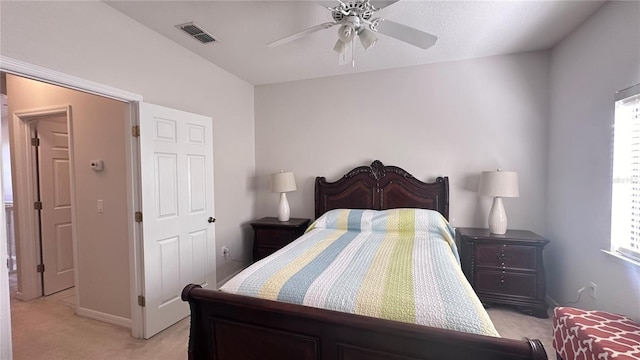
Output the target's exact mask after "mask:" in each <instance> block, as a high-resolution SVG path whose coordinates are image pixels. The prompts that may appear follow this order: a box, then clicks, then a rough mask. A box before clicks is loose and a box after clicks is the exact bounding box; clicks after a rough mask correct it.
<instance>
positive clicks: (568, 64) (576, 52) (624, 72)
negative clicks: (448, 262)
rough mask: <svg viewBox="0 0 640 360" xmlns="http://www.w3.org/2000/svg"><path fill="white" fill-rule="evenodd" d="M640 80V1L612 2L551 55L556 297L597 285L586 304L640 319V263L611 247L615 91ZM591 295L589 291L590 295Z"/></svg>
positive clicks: (551, 231) (551, 270)
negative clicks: (625, 260)
mask: <svg viewBox="0 0 640 360" xmlns="http://www.w3.org/2000/svg"><path fill="white" fill-rule="evenodd" d="M639 82H640V2H618V1H615V2H608V3H607V4H605V5H604V6H603V7H602V8H600V9H599V10H598V11H597V12H596V13H595V14H594V15H593V16H592V17H591V18H590V19H589V20H588V21H587V22H585V23H584V24H583V25H582V26H581V27H580V28H578V30H576V31H575V32H574V33H573V34H571V35H570V36H569V37H567V38H566V39H565V40H563V41H562V42H561V43H560V44H559V45H558V46H557V47H556V48H554V50H553V52H552V56H551V99H552V100H551V122H550V128H549V183H548V189H549V191H548V195H547V199H548V200H547V201H548V210H549V211H548V216H547V222H548V236H549V238H550V239H551V240H552V243H551V244H550V245H549V247H548V250H547V253H546V259H545V260H546V263H547V279H548V293H549V295H550V296H551V297H552V298H553V299H555V300H556V301H558V302H559V303H561V304H564V303H566V302H567V301H572V300H575V299H576V297H577V290H578V289H579V288H580V287H582V286H585V285H588V284H589V282H590V281H594V282H595V283H596V284H598V299H597V300H596V301H594V300H591V299H590V298H589V296H583V299H582V300H581V302H580V303H579V304H578V306H580V307H585V308H597V309H601V310H608V311H613V312H617V313H623V314H627V315H629V316H631V317H633V318H635V319H640V269H638V268H637V267H636V268H635V269H634V268H633V267H630V266H625V265H624V263H623V262H620V261H618V260H614V259H613V258H612V257H610V256H609V255H606V254H604V253H602V252H601V251H600V249H609V239H610V236H609V231H610V226H611V224H610V223H611V221H610V220H611V219H610V217H611V166H612V165H611V151H612V150H611V149H612V124H613V116H614V104H613V102H614V100H613V99H614V93H615V92H616V91H618V90H621V89H624V88H626V87H628V86H631V85H634V84H637V83H639ZM585 295H586V294H585Z"/></svg>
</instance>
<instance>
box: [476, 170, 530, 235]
mask: <svg viewBox="0 0 640 360" xmlns="http://www.w3.org/2000/svg"><path fill="white" fill-rule="evenodd" d="M478 194H480V195H484V196H493V205H492V206H491V211H490V212H489V231H490V232H491V233H492V234H499V235H501V234H504V233H506V232H507V213H506V212H505V211H504V205H503V204H502V198H503V197H518V196H520V191H519V188H518V173H517V172H515V171H502V170H500V169H498V170H497V171H483V172H482V174H481V175H480V184H479V185H478Z"/></svg>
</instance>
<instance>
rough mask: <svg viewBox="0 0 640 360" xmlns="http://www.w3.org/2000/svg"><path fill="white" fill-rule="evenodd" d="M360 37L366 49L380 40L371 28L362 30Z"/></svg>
mask: <svg viewBox="0 0 640 360" xmlns="http://www.w3.org/2000/svg"><path fill="white" fill-rule="evenodd" d="M358 37H359V38H360V43H361V44H362V47H363V48H364V49H365V50H369V49H370V48H372V47H373V46H374V45H375V44H376V42H378V37H377V36H376V35H375V34H374V33H373V31H371V30H369V29H362V30H360V33H359V34H358Z"/></svg>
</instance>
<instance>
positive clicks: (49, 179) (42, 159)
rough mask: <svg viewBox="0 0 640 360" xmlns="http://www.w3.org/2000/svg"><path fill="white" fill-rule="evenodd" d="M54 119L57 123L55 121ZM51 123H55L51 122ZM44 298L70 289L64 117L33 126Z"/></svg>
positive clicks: (67, 142) (68, 182) (66, 144)
mask: <svg viewBox="0 0 640 360" xmlns="http://www.w3.org/2000/svg"><path fill="white" fill-rule="evenodd" d="M55 117H58V118H59V119H56V118H55ZM55 120H59V121H58V122H55ZM36 128H37V131H38V138H39V139H40V146H39V147H38V165H39V175H40V176H39V179H40V180H39V182H40V200H41V202H42V211H41V212H40V226H41V230H42V233H41V234H42V263H43V264H44V266H45V271H44V273H43V285H44V286H43V288H44V295H50V294H53V293H55V292H58V291H62V290H64V289H68V288H70V287H72V286H73V283H74V277H73V272H74V266H73V240H72V235H71V234H72V232H71V183H70V179H71V177H70V172H69V135H68V134H67V123H66V115H58V116H54V117H52V118H51V119H49V120H39V121H38V123H37V127H36Z"/></svg>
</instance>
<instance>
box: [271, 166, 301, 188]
mask: <svg viewBox="0 0 640 360" xmlns="http://www.w3.org/2000/svg"><path fill="white" fill-rule="evenodd" d="M296 190H297V188H296V179H295V177H294V176H293V173H292V172H284V171H281V172H279V173H275V174H273V175H271V191H272V192H276V193H285V192H289V191H296Z"/></svg>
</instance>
